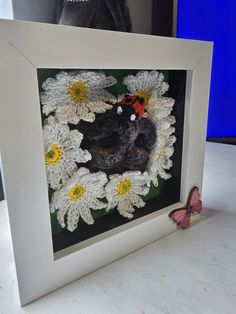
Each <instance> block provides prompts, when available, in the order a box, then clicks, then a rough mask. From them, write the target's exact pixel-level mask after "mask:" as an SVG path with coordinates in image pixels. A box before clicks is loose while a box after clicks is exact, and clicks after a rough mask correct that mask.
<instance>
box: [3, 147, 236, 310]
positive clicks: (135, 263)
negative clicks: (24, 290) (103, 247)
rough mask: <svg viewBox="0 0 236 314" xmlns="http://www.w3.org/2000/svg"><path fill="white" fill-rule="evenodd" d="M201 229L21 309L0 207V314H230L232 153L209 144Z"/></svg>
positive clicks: (234, 199)
mask: <svg viewBox="0 0 236 314" xmlns="http://www.w3.org/2000/svg"><path fill="white" fill-rule="evenodd" d="M203 202H204V206H205V210H204V213H203V218H202V220H201V222H200V223H198V224H196V225H193V226H192V227H191V228H190V229H188V230H186V231H183V230H178V231H177V232H175V233H173V234H170V235H168V236H167V237H165V238H163V239H161V240H159V241H156V242H153V243H152V244H150V245H148V246H146V247H144V248H142V249H140V250H138V251H136V252H134V253H132V254H130V255H128V256H126V257H124V258H122V259H120V260H117V261H115V262H114V263H112V264H110V265H108V266H106V267H103V268H101V269H99V270H97V271H95V272H93V273H91V274H89V275H87V276H85V277H83V278H82V279H80V280H77V281H75V282H73V283H72V284H70V285H67V286H65V287H63V288H61V289H59V290H57V291H55V292H53V293H51V294H49V295H47V296H46V297H43V298H41V299H39V300H37V301H35V302H34V303H31V304H29V305H27V306H25V307H24V308H20V305H19V299H18V292H17V284H16V274H15V268H14V262H13V253H12V247H11V241H10V231H9V225H8V218H7V212H6V206H5V202H0V314H18V313H27V314H31V313H37V314H41V313H42V314H60V313H63V314H94V313H96V314H116V313H119V314H120V313H122V314H126V313H127V314H152V313H153V314H159V313H164V314H176V313H181V314H185V313H186V314H195V313H196V314H211V313H212V314H218V313H219V314H235V313H236V146H230V145H223V144H213V143H207V149H206V161H205V174H204V187H203Z"/></svg>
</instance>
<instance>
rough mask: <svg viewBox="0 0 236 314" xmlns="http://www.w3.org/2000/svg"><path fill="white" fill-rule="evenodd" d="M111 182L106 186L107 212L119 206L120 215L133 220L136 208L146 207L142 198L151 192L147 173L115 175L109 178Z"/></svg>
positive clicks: (131, 172)
mask: <svg viewBox="0 0 236 314" xmlns="http://www.w3.org/2000/svg"><path fill="white" fill-rule="evenodd" d="M109 179H110V181H109V183H108V184H107V185H106V187H105V190H106V197H107V200H108V206H107V210H109V209H112V208H114V207H116V206H117V210H118V212H119V213H120V215H122V216H124V217H126V218H129V219H131V218H132V217H133V214H132V213H133V212H134V211H135V209H134V207H138V208H141V207H144V206H145V202H144V201H143V199H142V198H141V196H145V195H147V194H148V192H149V187H147V185H146V183H147V180H148V177H147V173H141V172H140V171H127V172H124V173H123V174H122V175H119V174H114V175H111V176H110V177H109Z"/></svg>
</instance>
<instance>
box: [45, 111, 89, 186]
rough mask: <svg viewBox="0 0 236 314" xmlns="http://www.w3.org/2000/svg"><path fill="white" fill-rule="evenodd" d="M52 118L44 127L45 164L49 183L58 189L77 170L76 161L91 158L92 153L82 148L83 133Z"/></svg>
mask: <svg viewBox="0 0 236 314" xmlns="http://www.w3.org/2000/svg"><path fill="white" fill-rule="evenodd" d="M50 118H51V119H48V123H47V124H45V126H44V128H43V138H44V150H45V165H46V172H47V180H48V183H49V185H50V186H51V188H53V189H58V188H60V187H61V183H62V184H64V183H65V182H66V181H67V180H68V179H69V178H70V177H71V176H72V175H73V173H74V172H75V171H76V170H77V165H76V163H85V162H87V161H88V160H91V154H90V153H89V152H88V151H87V150H82V149H81V148H80V144H81V141H82V139H83V134H81V133H80V132H79V131H78V130H73V131H70V129H69V127H68V126H67V125H64V124H59V123H56V122H55V119H53V118H52V117H50Z"/></svg>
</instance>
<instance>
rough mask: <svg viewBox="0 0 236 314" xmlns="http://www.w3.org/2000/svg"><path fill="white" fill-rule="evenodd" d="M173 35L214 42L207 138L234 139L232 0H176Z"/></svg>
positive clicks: (235, 29)
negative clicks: (176, 16) (175, 20)
mask: <svg viewBox="0 0 236 314" xmlns="http://www.w3.org/2000/svg"><path fill="white" fill-rule="evenodd" d="M177 37H180V38H187V39H199V40H210V41H213V42H214V54H213V68H212V81H211V93H210V104H209V116H208V130H207V137H208V138H221V137H235V138H236V43H235V42H236V1H235V0H225V1H220V0H217V1H210V0H208V1H206V0H190V1H189V0H179V1H178V23H177Z"/></svg>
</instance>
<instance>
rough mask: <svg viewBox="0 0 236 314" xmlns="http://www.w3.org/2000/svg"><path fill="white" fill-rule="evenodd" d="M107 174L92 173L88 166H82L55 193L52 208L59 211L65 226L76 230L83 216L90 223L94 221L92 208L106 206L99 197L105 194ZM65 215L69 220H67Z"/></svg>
mask: <svg viewBox="0 0 236 314" xmlns="http://www.w3.org/2000/svg"><path fill="white" fill-rule="evenodd" d="M106 183H107V176H106V174H105V173H103V172H100V171H99V172H97V173H90V172H89V170H88V169H87V168H80V169H79V170H78V171H77V172H76V173H75V174H74V176H73V177H72V178H71V179H70V180H69V181H68V182H67V184H66V185H65V186H63V187H62V188H61V189H60V190H58V191H56V192H55V193H54V194H53V197H52V201H51V205H50V209H51V212H52V213H53V212H54V211H55V210H58V212H57V219H58V221H59V223H60V224H61V226H62V227H63V228H64V227H65V226H66V225H67V229H68V230H69V231H71V232H72V231H74V230H75V229H76V228H77V226H78V221H79V218H80V217H81V218H82V219H83V221H84V222H86V223H87V224H88V225H92V224H93V223H94V219H93V217H92V215H91V209H93V210H98V209H103V208H105V207H106V204H104V203H102V202H101V201H100V200H99V199H98V198H103V197H104V196H105V191H104V185H105V184H106ZM65 216H67V220H66V222H65Z"/></svg>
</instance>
